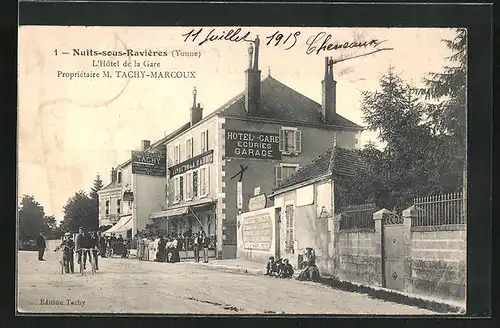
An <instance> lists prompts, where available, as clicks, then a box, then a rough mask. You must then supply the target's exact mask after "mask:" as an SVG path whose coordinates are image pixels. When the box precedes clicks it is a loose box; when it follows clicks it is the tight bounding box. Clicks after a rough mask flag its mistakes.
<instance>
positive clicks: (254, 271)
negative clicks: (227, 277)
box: [184, 262, 264, 276]
mask: <svg viewBox="0 0 500 328" xmlns="http://www.w3.org/2000/svg"><path fill="white" fill-rule="evenodd" d="M184 263H187V264H191V265H197V266H200V267H204V268H209V269H211V270H216V271H223V272H233V273H243V274H250V275H253V276H263V275H264V272H263V271H262V270H259V269H248V268H247V269H246V268H243V267H239V266H230V265H223V264H213V263H196V262H184Z"/></svg>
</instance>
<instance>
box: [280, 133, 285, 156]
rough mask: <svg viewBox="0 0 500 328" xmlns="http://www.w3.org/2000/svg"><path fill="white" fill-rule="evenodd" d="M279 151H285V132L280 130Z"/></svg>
mask: <svg viewBox="0 0 500 328" xmlns="http://www.w3.org/2000/svg"><path fill="white" fill-rule="evenodd" d="M279 151H285V130H283V129H280V148H279Z"/></svg>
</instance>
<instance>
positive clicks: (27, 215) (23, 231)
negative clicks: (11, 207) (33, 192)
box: [18, 195, 45, 241]
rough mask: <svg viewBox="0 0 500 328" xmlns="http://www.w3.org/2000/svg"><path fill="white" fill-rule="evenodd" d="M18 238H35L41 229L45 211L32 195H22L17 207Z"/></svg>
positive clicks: (22, 239)
mask: <svg viewBox="0 0 500 328" xmlns="http://www.w3.org/2000/svg"><path fill="white" fill-rule="evenodd" d="M18 214H19V240H21V241H25V240H30V239H35V238H36V237H37V236H38V235H39V234H40V231H42V226H43V224H44V217H45V211H44V209H43V206H42V205H40V204H39V203H38V202H37V201H36V200H35V197H33V196H28V195H23V198H22V200H21V204H20V206H19V209H18Z"/></svg>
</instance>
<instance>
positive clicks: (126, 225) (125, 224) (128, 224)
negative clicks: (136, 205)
mask: <svg viewBox="0 0 500 328" xmlns="http://www.w3.org/2000/svg"><path fill="white" fill-rule="evenodd" d="M130 229H132V214H128V215H124V216H122V217H121V218H120V220H119V221H118V222H117V223H116V224H115V225H114V226H112V227H111V228H109V229H108V230H106V231H104V232H103V234H105V235H108V234H111V233H115V234H120V233H121V234H126V232H127V230H130Z"/></svg>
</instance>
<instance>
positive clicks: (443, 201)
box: [412, 193, 466, 227]
mask: <svg viewBox="0 0 500 328" xmlns="http://www.w3.org/2000/svg"><path fill="white" fill-rule="evenodd" d="M413 204H414V205H415V207H416V209H417V213H416V217H415V218H413V219H412V226H413V227H425V226H438V225H450V224H465V223H466V216H465V211H464V199H463V196H462V193H451V194H444V195H435V196H428V197H421V198H415V199H414V202H413Z"/></svg>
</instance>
